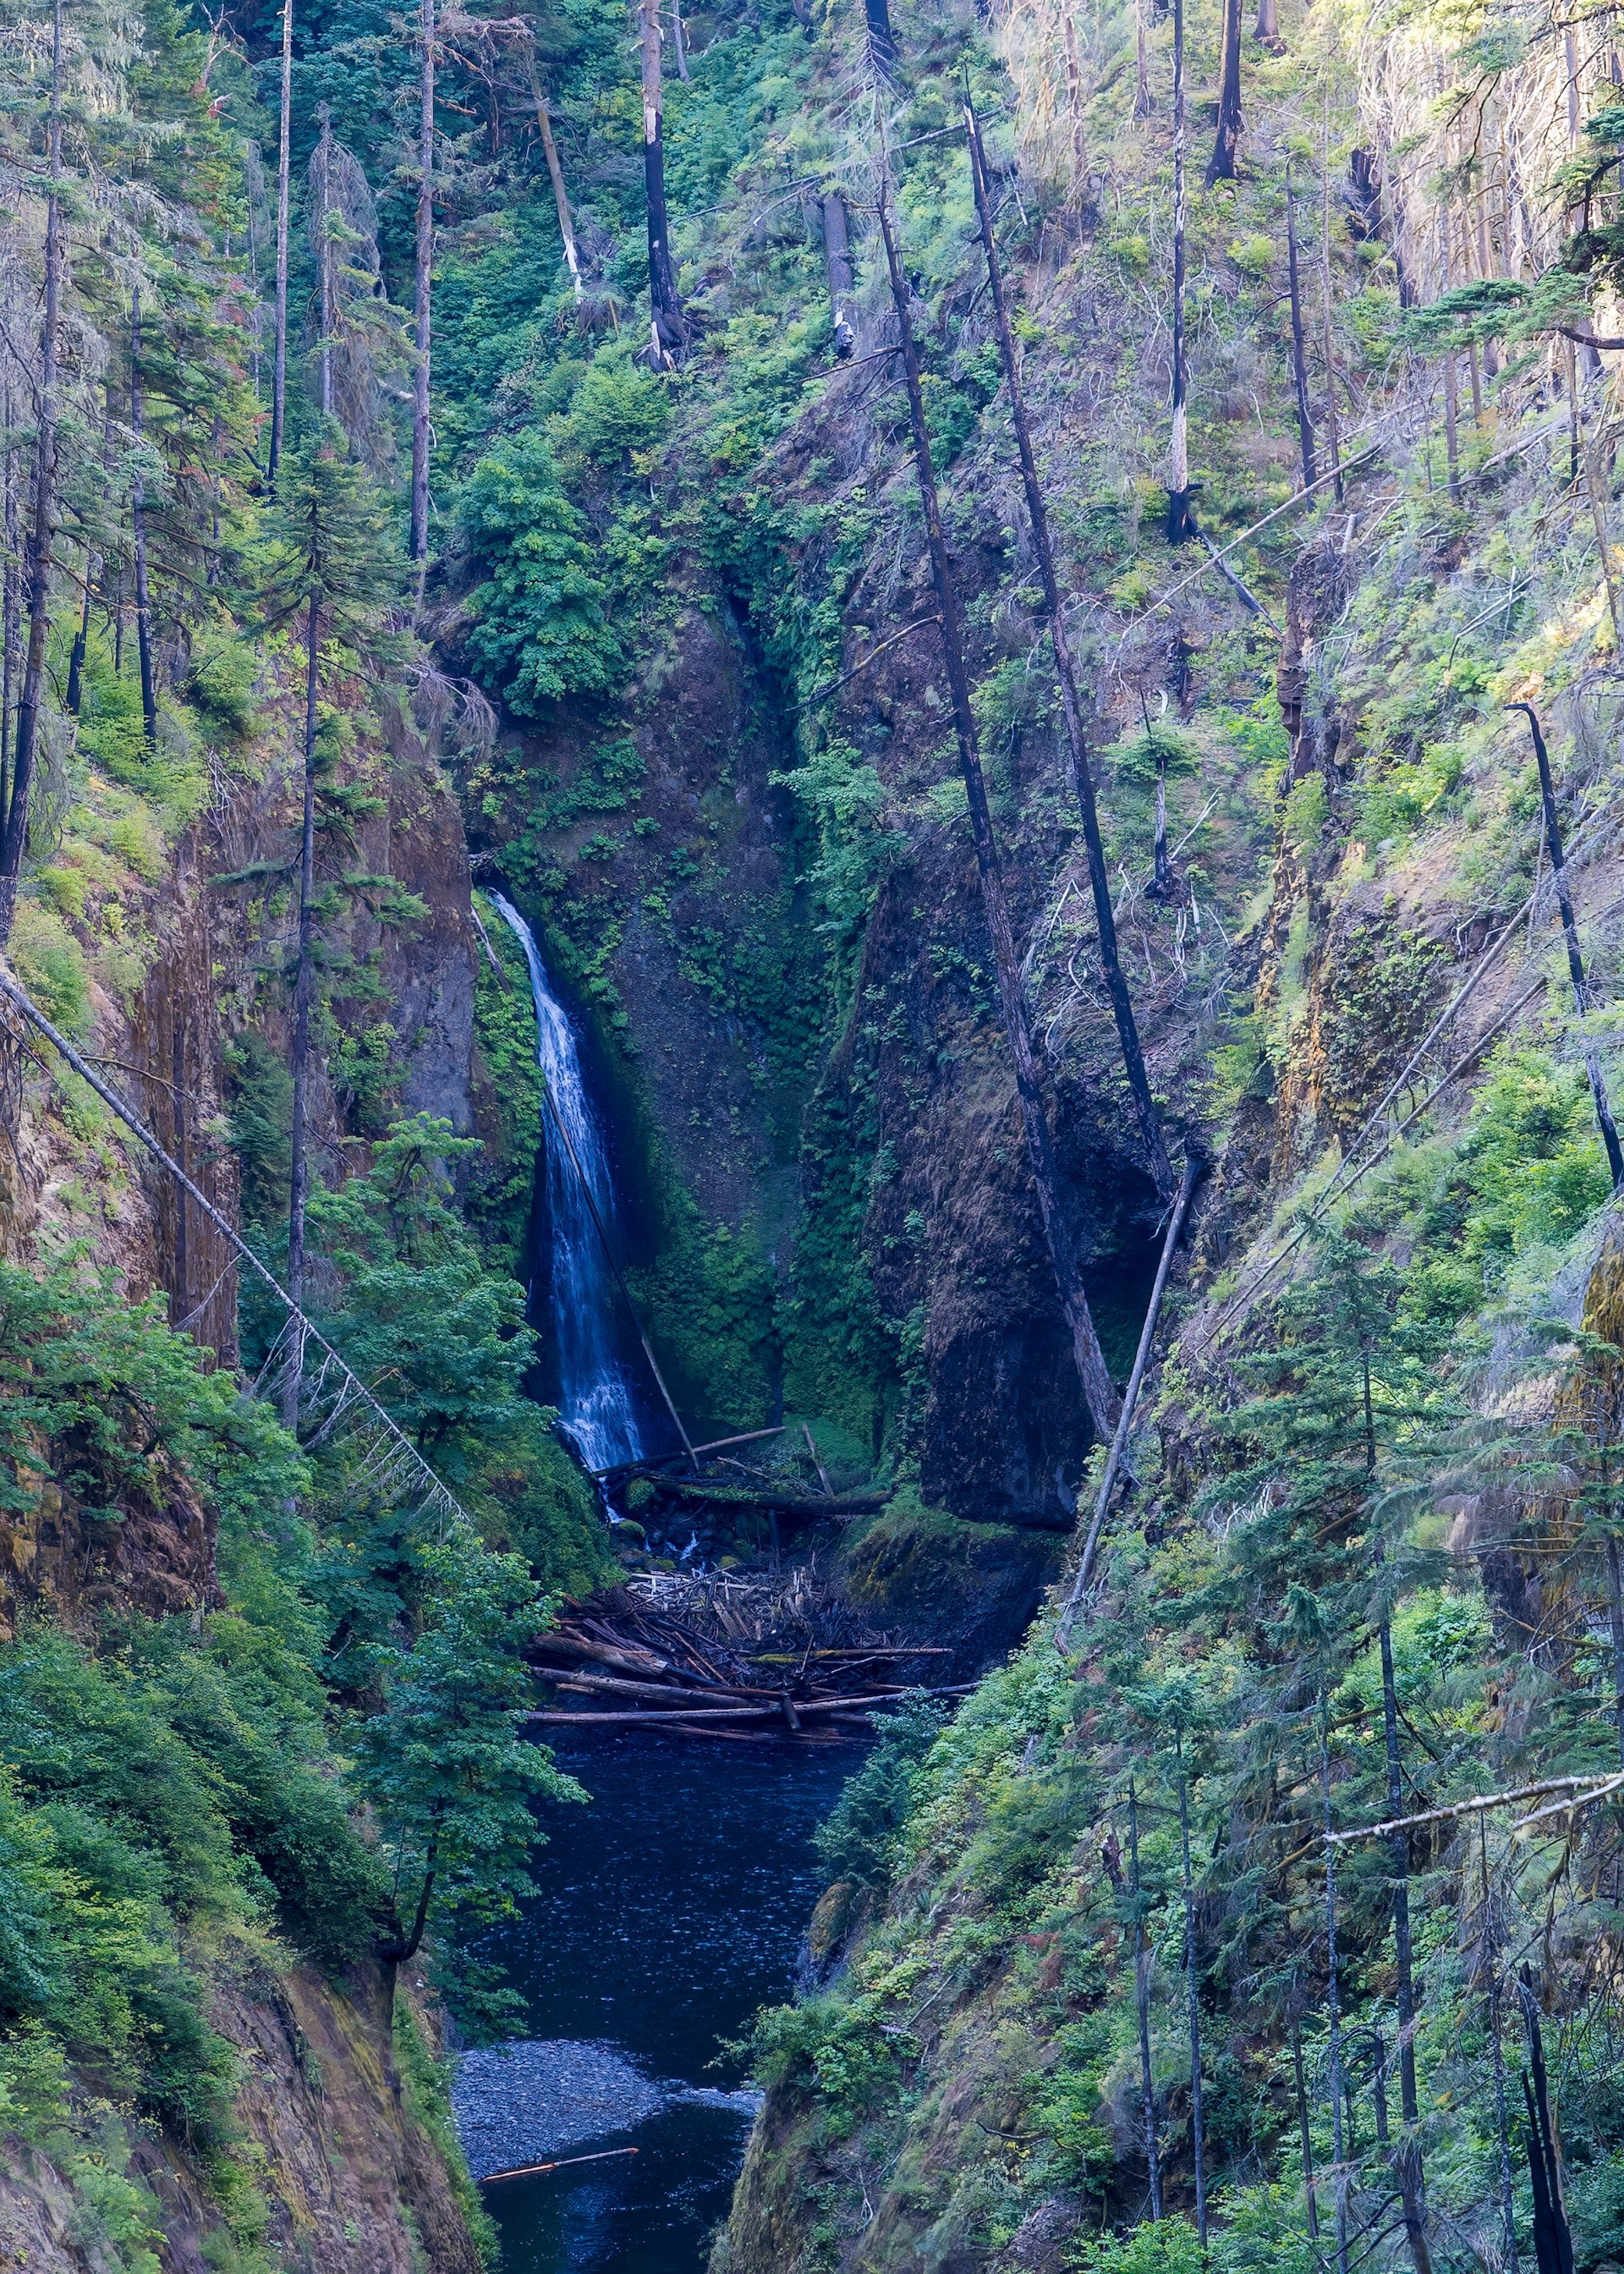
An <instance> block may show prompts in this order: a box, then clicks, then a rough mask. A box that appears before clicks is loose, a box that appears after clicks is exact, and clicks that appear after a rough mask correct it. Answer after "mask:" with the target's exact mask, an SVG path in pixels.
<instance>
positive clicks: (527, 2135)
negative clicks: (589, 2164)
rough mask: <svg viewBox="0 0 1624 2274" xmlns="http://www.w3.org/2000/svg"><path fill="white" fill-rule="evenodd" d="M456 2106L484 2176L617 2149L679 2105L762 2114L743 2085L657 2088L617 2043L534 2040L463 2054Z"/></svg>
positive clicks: (472, 2160) (474, 2166)
mask: <svg viewBox="0 0 1624 2274" xmlns="http://www.w3.org/2000/svg"><path fill="white" fill-rule="evenodd" d="M451 2100H452V2106H453V2109H454V2110H455V2115H456V2121H457V2129H458V2131H459V2132H460V2133H461V2135H462V2145H463V2147H464V2149H465V2150H466V2151H467V2154H468V2160H469V2165H470V2169H471V2170H472V2172H473V2174H474V2177H475V2178H476V2179H477V2180H484V2179H488V2178H489V2177H490V2175H491V2174H492V2172H509V2171H513V2170H514V2169H515V2168H516V2167H518V2166H521V2165H527V2164H537V2163H541V2162H543V2161H545V2159H546V2158H548V2157H555V2156H557V2157H562V2156H567V2155H569V2154H570V2153H571V2152H572V2151H582V2150H586V2149H589V2148H593V2147H598V2146H600V2145H604V2144H607V2143H618V2142H620V2141H621V2140H622V2139H623V2138H624V2136H625V2135H628V2134H632V2133H635V2131H636V2130H637V2128H638V2127H639V2126H640V2125H643V2124H644V2123H646V2122H647V2121H648V2120H649V2118H650V2117H651V2116H655V2115H658V2113H659V2112H660V2111H661V2110H662V2109H666V2108H672V2107H675V2106H679V2105H687V2106H689V2107H702V2108H716V2109H722V2110H731V2111H732V2112H734V2113H735V2114H736V2115H738V2116H740V2117H741V2118H749V2117H752V2116H754V2114H755V2112H756V2108H757V2107H758V2106H759V2105H760V2095H759V2094H757V2093H756V2092H753V2091H751V2090H748V2088H746V2087H743V2086H740V2087H737V2088H735V2089H734V2090H731V2091H729V2090H724V2089H722V2088H721V2087H718V2086H707V2085H692V2084H682V2083H673V2082H656V2080H654V2079H653V2078H651V2077H649V2076H647V2075H645V2074H644V2073H643V2070H642V2069H641V2068H639V2067H637V2066H636V2064H635V2062H633V2061H629V2060H628V2059H626V2057H625V2055H624V2054H623V2053H620V2052H616V2050H615V2048H614V2047H613V2045H603V2044H582V2043H580V2042H579V2041H577V2040H576V2039H575V2038H571V2037H551V2038H527V2039H523V2040H521V2041H520V2042H518V2043H515V2044H505V2045H492V2046H489V2047H484V2048H480V2049H479V2050H477V2051H474V2052H465V2053H462V2055H460V2056H459V2058H458V2060H457V2066H456V2077H455V2083H454V2084H453V2087H452V2094H451Z"/></svg>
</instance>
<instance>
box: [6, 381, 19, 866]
mask: <svg viewBox="0 0 1624 2274" xmlns="http://www.w3.org/2000/svg"><path fill="white" fill-rule="evenodd" d="M5 424H6V430H7V432H8V433H10V432H11V431H12V430H13V429H14V427H15V425H16V412H15V410H14V409H13V406H12V401H11V388H9V387H8V388H7V389H6V392H5ZM22 553H23V545H22V516H21V515H20V513H19V510H18V503H17V453H16V451H15V450H8V451H7V452H6V454H5V575H4V584H3V585H0V614H3V616H4V621H0V835H3V834H4V829H5V817H6V813H7V810H8V809H9V807H10V803H11V795H10V792H11V711H12V706H13V705H14V704H15V703H16V701H17V689H18V682H19V680H20V679H21V677H22V661H23V612H22V574H23V559H22Z"/></svg>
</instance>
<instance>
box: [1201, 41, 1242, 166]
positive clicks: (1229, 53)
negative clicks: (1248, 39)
mask: <svg viewBox="0 0 1624 2274" xmlns="http://www.w3.org/2000/svg"><path fill="white" fill-rule="evenodd" d="M1245 123H1246V122H1245V120H1244V117H1242V115H1241V0H1223V76H1222V79H1220V81H1219V86H1218V139H1217V140H1216V141H1215V142H1214V145H1213V154H1212V156H1211V157H1210V158H1209V159H1208V161H1207V188H1208V189H1209V190H1210V189H1211V188H1212V186H1213V184H1214V182H1232V181H1233V180H1234V179H1235V172H1236V153H1237V150H1238V149H1239V147H1240V139H1241V130H1242V128H1243V127H1244V125H1245Z"/></svg>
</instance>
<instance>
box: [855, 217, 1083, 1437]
mask: <svg viewBox="0 0 1624 2274" xmlns="http://www.w3.org/2000/svg"><path fill="white" fill-rule="evenodd" d="M890 190H891V185H890V182H889V179H888V177H887V176H886V174H885V173H882V174H881V177H880V184H879V200H878V211H879V223H880V235H881V237H882V238H883V241H884V245H885V262H886V268H887V271H888V273H889V275H890V280H891V300H892V303H893V305H894V306H895V308H896V312H897V324H898V331H899V333H900V335H901V336H900V347H901V354H902V368H903V376H904V380H905V382H906V388H907V398H908V424H909V428H910V431H911V433H912V436H913V443H914V471H915V474H916V475H917V478H918V482H919V494H920V502H921V506H922V507H923V509H924V516H925V538H926V544H927V546H928V548H929V554H930V569H931V576H932V580H933V582H934V584H935V585H936V602H937V606H938V608H939V611H940V616H939V621H940V625H941V632H942V648H943V654H944V660H945V663H946V666H947V680H948V686H949V688H950V689H951V696H952V707H953V727H954V732H955V734H956V736H957V739H958V743H959V767H960V770H961V771H962V772H963V775H964V784H965V793H966V800H967V802H968V805H969V809H970V828H971V834H972V836H973V837H974V843H975V864H976V869H977V870H978V872H979V874H980V877H981V905H982V907H983V908H984V910H985V912H986V916H987V929H988V932H989V936H990V939H991V945H992V956H993V964H994V968H995V969H996V973H997V980H998V995H999V1000H1000V1003H1001V1005H1002V1006H1003V1012H1004V1032H1005V1034H1006V1035H1007V1036H1008V1038H1009V1044H1010V1055H1011V1058H1013V1059H1014V1062H1015V1088H1016V1093H1017V1095H1018V1096H1019V1100H1020V1113H1021V1121H1022V1125H1023V1127H1024V1129H1025V1133H1026V1152H1027V1157H1028V1159H1029V1161H1030V1163H1031V1167H1032V1181H1033V1183H1034V1186H1035V1187H1036V1190H1037V1201H1038V1212H1039V1214H1040V1216H1041V1218H1042V1224H1043V1236H1044V1239H1045V1241H1046V1243H1047V1245H1048V1247H1049V1260H1050V1262H1051V1263H1052V1265H1053V1267H1054V1273H1055V1280H1056V1285H1057V1286H1058V1288H1059V1291H1060V1300H1061V1305H1062V1306H1063V1308H1064V1313H1065V1318H1066V1324H1067V1326H1068V1327H1069V1328H1070V1329H1071V1349H1072V1355H1073V1357H1074V1359H1075V1360H1076V1364H1077V1372H1078V1379H1079V1382H1081V1384H1082V1390H1083V1397H1084V1400H1085V1402H1086V1404H1087V1407H1088V1412H1089V1415H1090V1417H1091V1419H1092V1420H1093V1423H1094V1430H1095V1433H1096V1434H1098V1435H1099V1436H1100V1437H1101V1438H1102V1439H1109V1436H1110V1434H1111V1431H1112V1429H1113V1427H1115V1424H1116V1392H1115V1391H1114V1390H1113V1389H1112V1388H1111V1379H1110V1375H1109V1373H1108V1372H1107V1370H1106V1365H1105V1358H1104V1354H1103V1353H1102V1352H1101V1348H1100V1338H1099V1336H1098V1335H1097V1334H1096V1333H1095V1331H1094V1316H1093V1314H1092V1313H1091V1311H1090V1310H1089V1307H1088V1298H1087V1296H1086V1293H1085V1292H1084V1289H1083V1284H1082V1277H1081V1274H1080V1272H1079V1268H1078V1255H1077V1243H1076V1241H1075V1239H1074V1238H1073V1236H1072V1231H1071V1223H1070V1220H1069V1218H1068V1216H1067V1214H1066V1211H1065V1207H1064V1201H1063V1200H1062V1198H1061V1193H1060V1180H1059V1176H1058V1172H1057V1171H1056V1165H1055V1156H1054V1148H1053V1145H1052V1143H1051V1141H1050V1137H1049V1122H1048V1118H1047V1116H1046V1114H1045V1111H1044V1106H1043V1096H1042V1091H1041V1088H1040V1086H1039V1081H1038V1071H1037V1063H1036V1059H1035V1058H1034V1052H1033V1047H1032V1031H1031V1027H1030V1024H1029V1022H1028V1020H1027V1016H1026V998H1025V995H1024V994H1023V992H1022V990H1021V983H1020V963H1019V957H1018V956H1017V954H1016V953H1015V938H1014V933H1013V930H1012V929H1011V923H1010V912H1009V906H1008V903H1007V901H1006V900H1005V899H1004V869H1003V863H1002V862H1001V860H1000V858H999V855H998V847H997V842H996V839H995V837H994V835H993V827H992V814H991V810H990V809H989V805H988V802H987V785H986V782H985V779H983V777H982V773H981V748H980V742H979V740H978V737H977V734H976V728H975V714H974V710H973V708H972V706H971V702H970V680H969V674H968V672H967V670H966V665H965V652H964V633H963V628H962V621H961V618H960V614H959V594H958V590H957V588H956V586H955V584H954V582H953V572H952V568H951V563H950V561H949V560H948V557H947V539H946V538H945V536H944V532H943V528H942V506H941V501H940V499H939V497H938V495H937V493H936V473H935V470H934V468H933V467H932V464H931V459H930V438H929V433H928V432H927V429H926V425H925V398H924V392H923V388H922V387H921V380H920V366H919V350H918V348H917V346H916V344H915V342H914V326H913V320H912V318H911V317H910V315H909V313H908V288H907V283H906V279H905V278H904V276H903V273H902V264H901V261H900V260H899V258H898V251H897V237H896V230H895V229H894V227H893V225H892V222H891V211H890Z"/></svg>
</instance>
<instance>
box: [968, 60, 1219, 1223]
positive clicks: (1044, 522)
mask: <svg viewBox="0 0 1624 2274" xmlns="http://www.w3.org/2000/svg"><path fill="white" fill-rule="evenodd" d="M965 124H966V131H967V132H968V135H969V142H970V170H971V178H972V182H973V184H974V192H975V212H976V219H977V221H978V222H979V223H980V227H981V248H982V251H983V252H984V253H985V255H986V259H987V281H988V284H989V288H990V290H991V296H992V305H993V320H994V326H995V328H996V334H997V339H998V354H999V358H1000V359H1001V361H1002V363H1003V365H1004V385H1005V387H1006V388H1008V390H1009V397H1010V416H1011V420H1012V422H1013V425H1014V428H1015V441H1016V448H1017V449H1018V450H1019V456H1020V477H1021V482H1022V485H1023V486H1024V488H1025V490H1026V516H1027V519H1028V521H1029V522H1030V523H1031V527H1032V545H1033V550H1034V553H1036V555H1037V562H1038V575H1039V578H1040V580H1041V584H1042V588H1043V604H1044V606H1045V607H1046V608H1047V610H1048V612H1049V639H1050V641H1051V643H1052V644H1053V647H1054V651H1055V671H1056V677H1057V678H1058V680H1059V682H1060V707H1061V711H1062V712H1063V714H1064V721H1065V733H1066V751H1067V756H1068V757H1069V759H1070V761H1071V794H1072V795H1073V797H1074V798H1075V799H1076V800H1077V807H1078V812H1079V816H1080V817H1081V819H1082V825H1083V843H1084V846H1085V848H1086V853H1087V858H1088V882H1089V886H1090V889H1091V891H1092V892H1093V896H1094V923H1095V927H1096V929H1097V930H1098V932H1099V935H1100V965H1101V970H1102V971H1103V973H1104V976H1105V991H1106V993H1107V994H1108V995H1109V998H1110V1004H1111V1014H1112V1016H1113V1018H1114V1019H1115V1020H1116V1039H1117V1043H1118V1045H1119V1047H1120V1049H1121V1051H1122V1063H1123V1069H1124V1073H1126V1075H1127V1077H1128V1088H1129V1090H1130V1092H1131V1093H1132V1098H1133V1111H1134V1113H1135V1116H1136V1117H1137V1118H1138V1121H1139V1139H1140V1141H1141V1143H1142V1144H1143V1146H1144V1148H1145V1158H1146V1162H1147V1165H1148V1167H1149V1169H1150V1172H1151V1175H1152V1177H1153V1178H1154V1180H1155V1185H1156V1189H1157V1191H1158V1192H1159V1193H1161V1195H1162V1199H1163V1200H1167V1199H1169V1198H1170V1197H1171V1195H1172V1193H1173V1189H1174V1177H1173V1170H1172V1164H1171V1163H1169V1159H1168V1156H1167V1146H1166V1142H1165V1141H1164V1139H1163V1137H1162V1117H1161V1115H1160V1114H1159V1113H1158V1112H1157V1111H1156V1105H1155V1101H1154V1098H1153V1097H1152V1096H1151V1094H1150V1081H1149V1077H1148V1075H1147V1073H1146V1071H1145V1056H1144V1052H1143V1051H1142V1050H1141V1049H1140V1047H1139V1027H1138V1024H1137V1022H1136V1020H1135V1019H1134V1016H1133V998H1132V995H1131V994H1130V993H1129V991H1128V983H1127V979H1126V977H1125V976H1124V972H1123V968H1122V958H1121V956H1120V954H1119V953H1118V952H1117V945H1116V915H1115V912H1114V910H1113V908H1112V906H1111V885H1110V876H1109V871H1108V870H1107V868H1106V865H1105V845H1104V840H1103V839H1102V838H1101V833H1100V815H1099V809H1098V806H1097V804H1096V802H1095V799H1094V770H1093V768H1092V766H1091V765H1090V764H1089V758H1088V738H1087V732H1086V727H1085V726H1084V723H1083V704H1082V697H1081V695H1080V693H1079V689H1078V682H1077V669H1076V663H1075V659H1074V658H1073V656H1072V653H1071V641H1070V639H1069V638H1068V636H1067V634H1066V629H1065V618H1064V611H1063V609H1062V606H1061V600H1060V577H1059V573H1058V571H1057V570H1056V566H1055V549H1054V546H1053V543H1052V542H1051V539H1050V536H1049V509H1048V506H1047V504H1046V502H1045V500H1044V496H1043V490H1042V486H1041V483H1040V482H1039V480H1038V469H1037V458H1036V456H1035V454H1034V450H1033V447H1032V430H1031V426H1030V424H1029V422H1028V420H1027V418H1026V397H1025V395H1024V394H1023V392H1022V389H1021V384H1020V373H1019V366H1018V365H1017V363H1016V360H1015V343H1014V339H1013V337H1012V335H1011V330H1010V320H1009V310H1008V307H1007V305H1006V303H1005V300H1004V276H1003V270H1002V267H1001V266H1000V263H999V260H998V244H997V238H996V235H995V233H994V230H993V222H992V200H991V197H990V195H989V182H988V176H987V160H986V153H985V151H984V150H983V148H982V147H981V126H980V124H979V122H978V121H977V118H976V116H975V111H974V107H973V106H972V105H971V104H970V102H968V101H967V100H966V103H965Z"/></svg>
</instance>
